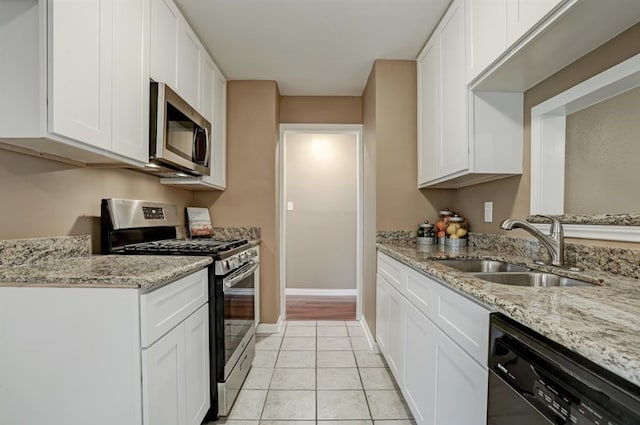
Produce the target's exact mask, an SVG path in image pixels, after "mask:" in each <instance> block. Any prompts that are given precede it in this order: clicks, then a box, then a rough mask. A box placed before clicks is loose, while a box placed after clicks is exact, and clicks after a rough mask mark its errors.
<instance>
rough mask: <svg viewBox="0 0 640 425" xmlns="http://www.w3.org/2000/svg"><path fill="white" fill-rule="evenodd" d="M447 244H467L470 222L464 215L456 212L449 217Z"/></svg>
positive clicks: (453, 245) (455, 245) (461, 245)
mask: <svg viewBox="0 0 640 425" xmlns="http://www.w3.org/2000/svg"><path fill="white" fill-rule="evenodd" d="M446 235H447V239H446V245H447V246H451V247H463V246H467V237H468V235H469V223H468V222H467V220H466V219H465V218H464V217H461V216H459V215H458V214H454V215H452V216H450V217H449V219H448V221H447V229H446Z"/></svg>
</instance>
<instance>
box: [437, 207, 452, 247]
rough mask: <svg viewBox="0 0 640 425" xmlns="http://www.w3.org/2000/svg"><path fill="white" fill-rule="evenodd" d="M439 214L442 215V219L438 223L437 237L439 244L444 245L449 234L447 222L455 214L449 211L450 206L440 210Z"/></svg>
mask: <svg viewBox="0 0 640 425" xmlns="http://www.w3.org/2000/svg"><path fill="white" fill-rule="evenodd" d="M438 215H439V216H440V220H438V222H437V223H436V229H435V231H436V238H437V239H438V244H439V245H444V242H445V239H446V234H447V232H446V230H447V224H448V223H449V217H451V216H452V215H453V212H452V211H449V208H445V209H443V210H442V211H438Z"/></svg>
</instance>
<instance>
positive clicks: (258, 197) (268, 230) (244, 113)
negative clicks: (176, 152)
mask: <svg viewBox="0 0 640 425" xmlns="http://www.w3.org/2000/svg"><path fill="white" fill-rule="evenodd" d="M279 97H280V96H279V93H278V86H277V84H276V82H275V81H229V82H228V83H227V189H226V190H225V191H224V192H202V193H196V194H195V195H194V205H197V206H202V207H208V208H209V211H210V213H211V218H212V221H213V223H214V225H215V226H258V227H260V228H261V229H262V244H261V245H260V256H261V264H260V316H261V322H265V323H275V322H276V321H277V320H278V316H279V315H280V287H279V282H278V279H277V270H276V264H277V253H278V247H277V228H276V222H277V215H276V146H277V140H278V113H279V112H278V109H279V108H278V106H279V105H278V102H279Z"/></svg>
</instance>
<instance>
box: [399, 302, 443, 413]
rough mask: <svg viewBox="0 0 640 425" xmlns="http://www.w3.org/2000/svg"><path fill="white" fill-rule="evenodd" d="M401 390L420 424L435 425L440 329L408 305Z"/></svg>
mask: <svg viewBox="0 0 640 425" xmlns="http://www.w3.org/2000/svg"><path fill="white" fill-rule="evenodd" d="M406 306H407V327H406V344H405V347H406V348H405V372H404V386H403V387H402V389H403V393H404V396H405V399H406V401H407V404H408V405H409V408H410V409H411V412H412V413H413V416H414V418H415V420H416V423H417V424H418V425H431V424H433V417H434V412H435V400H436V362H437V357H436V353H437V346H438V329H437V328H436V326H435V325H434V324H433V323H432V322H431V321H430V320H429V319H427V318H426V317H425V316H424V315H423V314H422V313H421V312H420V311H418V310H417V309H416V308H415V307H413V306H412V305H411V304H410V303H409V302H407V303H406Z"/></svg>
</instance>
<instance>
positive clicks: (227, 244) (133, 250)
mask: <svg viewBox="0 0 640 425" xmlns="http://www.w3.org/2000/svg"><path fill="white" fill-rule="evenodd" d="M245 245H248V241H247V240H246V239H235V240H231V241H220V240H215V239H191V240H184V239H169V240H161V241H153V242H142V243H136V244H130V245H125V246H123V247H122V248H121V249H122V251H124V252H126V253H127V254H183V255H184V254H194V253H199V254H205V255H218V254H222V253H225V252H228V251H232V250H235V249H236V248H240V247H245Z"/></svg>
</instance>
